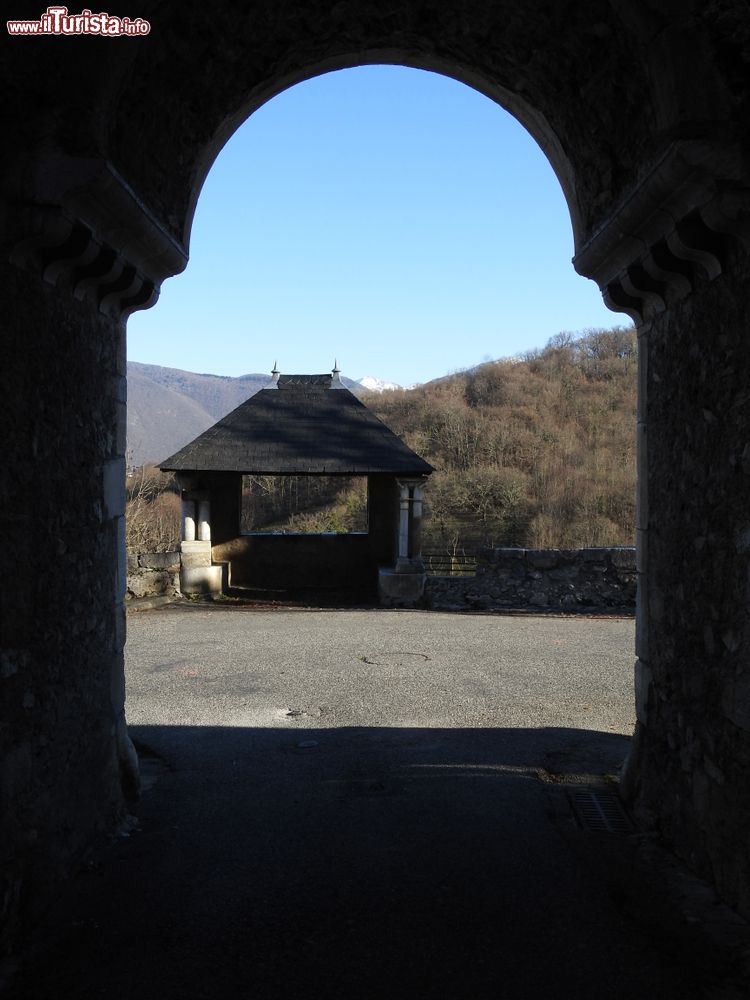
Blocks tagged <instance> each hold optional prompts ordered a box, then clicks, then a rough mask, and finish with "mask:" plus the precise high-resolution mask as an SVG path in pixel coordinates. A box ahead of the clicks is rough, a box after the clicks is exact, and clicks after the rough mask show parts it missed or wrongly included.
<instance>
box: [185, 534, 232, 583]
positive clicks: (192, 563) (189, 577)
mask: <svg viewBox="0 0 750 1000" xmlns="http://www.w3.org/2000/svg"><path fill="white" fill-rule="evenodd" d="M223 589H224V567H223V566H222V565H221V564H218V565H217V564H215V563H214V564H212V561H211V542H210V541H208V540H201V541H183V542H182V544H181V545H180V590H181V592H182V593H183V594H201V595H203V596H204V597H218V596H219V595H220V594H221V593H222V591H223Z"/></svg>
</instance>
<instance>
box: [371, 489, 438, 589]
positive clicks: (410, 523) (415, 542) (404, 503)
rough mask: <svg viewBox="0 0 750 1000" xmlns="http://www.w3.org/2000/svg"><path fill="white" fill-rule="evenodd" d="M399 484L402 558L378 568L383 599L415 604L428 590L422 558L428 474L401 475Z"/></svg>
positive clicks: (399, 522)
mask: <svg viewBox="0 0 750 1000" xmlns="http://www.w3.org/2000/svg"><path fill="white" fill-rule="evenodd" d="M396 482H397V484H398V488H399V508H398V514H399V520H398V558H397V559H396V565H395V567H393V568H390V567H381V569H380V570H379V572H378V593H379V596H380V603H381V604H384V605H386V606H398V607H413V606H414V605H415V604H417V603H418V602H419V601H420V600H421V599H422V595H423V594H424V586H425V580H426V577H427V574H426V573H425V568H424V562H423V561H422V501H423V497H424V484H425V480H424V478H419V479H397V480H396Z"/></svg>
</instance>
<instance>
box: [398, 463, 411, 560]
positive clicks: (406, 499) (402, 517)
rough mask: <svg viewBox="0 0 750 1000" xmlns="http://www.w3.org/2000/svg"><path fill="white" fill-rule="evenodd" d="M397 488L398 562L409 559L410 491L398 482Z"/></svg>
mask: <svg viewBox="0 0 750 1000" xmlns="http://www.w3.org/2000/svg"><path fill="white" fill-rule="evenodd" d="M398 488H399V491H400V497H399V515H398V560H399V562H401V561H402V560H405V559H408V558H409V508H410V506H411V503H410V500H411V498H410V495H409V494H410V490H409V484H408V483H407V482H403V481H401V480H399V483H398Z"/></svg>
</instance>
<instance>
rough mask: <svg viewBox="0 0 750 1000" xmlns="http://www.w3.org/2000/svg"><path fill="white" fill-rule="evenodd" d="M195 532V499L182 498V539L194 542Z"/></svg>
mask: <svg viewBox="0 0 750 1000" xmlns="http://www.w3.org/2000/svg"><path fill="white" fill-rule="evenodd" d="M195 538H196V534H195V501H194V500H186V499H185V496H184V495H183V498H182V540H183V542H194V541H195Z"/></svg>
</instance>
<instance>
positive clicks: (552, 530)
mask: <svg viewBox="0 0 750 1000" xmlns="http://www.w3.org/2000/svg"><path fill="white" fill-rule="evenodd" d="M636 367H637V339H636V334H635V331H634V330H633V329H632V328H616V329H612V330H588V331H585V332H584V333H582V334H578V335H573V334H569V333H561V334H558V335H557V336H556V337H554V338H553V339H552V340H551V341H550V342H549V343H548V344H547V346H546V347H545V348H543V349H541V350H536V351H530V352H528V353H526V354H525V355H523V356H522V357H520V358H513V359H506V360H500V361H494V362H489V363H487V364H483V365H480V366H478V367H477V368H473V369H471V370H468V371H464V372H458V373H456V374H453V375H450V376H447V377H445V378H443V379H438V380H436V381H434V382H429V383H427V384H425V385H423V386H419V387H417V388H415V389H409V390H405V389H401V390H391V391H386V392H383V393H381V394H375V393H372V394H368V395H367V396H365V397H364V398H365V401H366V402H367V405H368V406H369V407H370V409H372V410H373V411H374V412H375V413H376V414H377V415H378V416H379V417H380V418H381V419H382V420H383V421H384V422H385V423H386V424H388V426H389V427H390V428H391V429H392V430H393V431H395V432H396V433H397V434H398V435H399V436H400V437H402V438H403V440H404V441H406V443H407V444H408V445H409V446H410V447H411V448H413V449H414V450H415V451H416V452H417V453H418V454H420V455H422V456H423V457H424V458H426V459H427V461H429V462H430V463H431V464H432V465H433V466H434V467H435V472H434V473H433V474H432V476H431V477H430V480H429V483H428V487H427V490H426V491H425V522H424V548H425V551H426V552H434V553H443V554H445V555H447V556H449V557H456V556H459V555H460V554H461V553H470V552H472V551H474V550H475V549H476V548H478V547H480V546H485V545H490V546H506V545H507V546H521V547H525V548H548V547H550V548H581V547H588V546H602V545H632V544H633V543H634V537H635V407H636V399H635V394H636ZM129 482H130V484H131V485H130V486H129V496H130V499H129V513H130V517H129V528H128V536H129V538H128V544H129V546H134V545H136V539H137V545H138V547H141V549H142V546H143V545H144V544H145V538H144V537H143V535H144V530H145V531H146V533H147V531H148V529H147V525H148V518H149V512H150V511H151V510H153V513H154V515H157V514H158V523H159V547H160V548H164V547H168V546H169V544H170V542H171V540H172V539H173V540H174V542H175V543H176V541H177V538H178V532H179V524H178V508H179V504H177V503H175V502H174V501H171V500H169V499H168V498H167V497H162V499H159V497H160V496H162V493H163V491H164V488H165V487H166V488H167V492H169V483H168V480H167V479H166V477H160V474H158V473H153V472H148V473H144V472H143V471H141V472H140V473H139V474H138V475H136V476H134V477H131V481H129ZM143 486H146V490H145V492H146V493H147V496H146V497H145V498H144V495H143V494H144V489H143V488H142V487H143ZM333 489H334V492H333V493H332V494H331V495H330V496H328V494H327V493H326V495H325V501H326V502H325V505H324V506H323V505H321V503H320V501H321V499H323V498H322V496H318V495H317V494H315V493H313V494H310V497H311V499H310V503H309V504H308V505H307V506H305V504H302V506H301V507H299V508H298V509H297V510H296V512H295V514H294V517H293V518H292V521H293V523H292V521H290V523H289V524H288V525H287V530H292V531H293V530H308V531H330V530H338V531H344V530H357V528H360V527H361V524H360V523H359V522H357V521H356V519H357V518H358V517H360V516H361V491H360V493H356V490H354V489H353V487H352V486H351V485H349V487H347V489H345V490H339V491H338V494H337V493H336V491H335V487H333ZM328 492H330V490H328ZM349 493H352V495H351V496H349ZM174 499H175V501H176V497H175V498H174ZM170 518H171V519H173V520H174V525H173V527H172V528H171V529H170V527H169V522H170ZM350 521H351V523H349V522H350ZM144 524H145V525H146V528H145V529H144ZM273 527H274V528H275V529H277V530H278V528H279V525H278V524H276V523H274V525H273Z"/></svg>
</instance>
